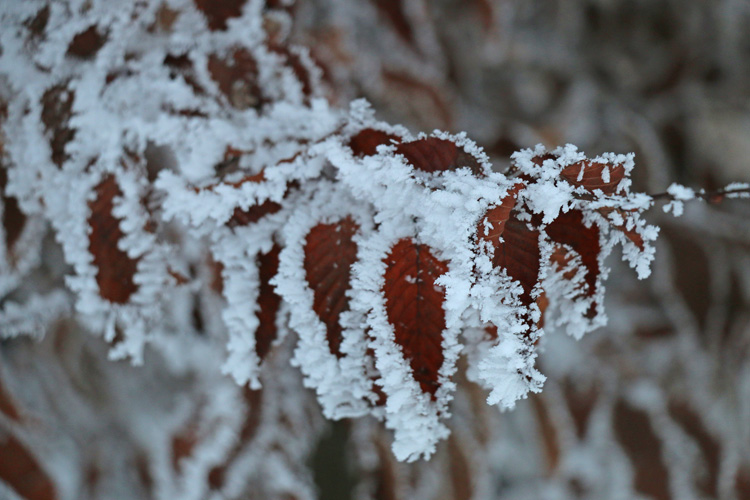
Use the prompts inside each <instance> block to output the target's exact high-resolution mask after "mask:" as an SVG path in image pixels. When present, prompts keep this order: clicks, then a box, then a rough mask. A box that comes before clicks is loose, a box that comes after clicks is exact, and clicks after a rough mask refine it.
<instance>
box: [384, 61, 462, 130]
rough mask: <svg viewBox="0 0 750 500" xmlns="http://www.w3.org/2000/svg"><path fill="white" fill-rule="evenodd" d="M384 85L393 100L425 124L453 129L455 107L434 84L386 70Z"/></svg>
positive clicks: (400, 72)
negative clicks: (428, 122)
mask: <svg viewBox="0 0 750 500" xmlns="http://www.w3.org/2000/svg"><path fill="white" fill-rule="evenodd" d="M383 83H384V84H385V87H386V92H387V93H388V95H389V96H393V97H392V98H391V99H393V100H397V101H398V102H399V105H400V106H405V107H406V108H407V109H408V110H409V112H410V113H411V114H413V115H415V116H416V117H417V118H418V119H420V120H422V121H423V122H426V121H430V122H431V123H434V124H435V125H436V126H439V127H440V128H443V129H451V128H454V127H453V125H454V124H453V106H451V104H450V102H449V101H448V99H447V98H446V96H445V95H444V93H443V92H442V91H441V89H440V88H439V87H437V86H435V84H434V82H432V81H429V80H421V79H419V78H416V77H414V76H413V75H411V74H409V73H405V72H403V71H398V70H391V69H387V68H386V69H384V70H383Z"/></svg>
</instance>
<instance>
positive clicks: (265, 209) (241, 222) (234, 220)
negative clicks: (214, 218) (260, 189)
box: [227, 200, 281, 227]
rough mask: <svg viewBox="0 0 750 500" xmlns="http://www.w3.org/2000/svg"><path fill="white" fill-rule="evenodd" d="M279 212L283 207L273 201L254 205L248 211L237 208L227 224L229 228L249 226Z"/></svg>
mask: <svg viewBox="0 0 750 500" xmlns="http://www.w3.org/2000/svg"><path fill="white" fill-rule="evenodd" d="M279 210H281V205H280V204H278V203H276V202H275V201H271V200H266V201H264V202H263V203H261V204H260V205H253V206H251V207H248V208H247V209H246V210H242V209H241V208H239V207H237V208H235V209H234V213H232V217H231V218H230V219H229V221H228V222H227V226H229V227H237V226H249V225H250V224H255V223H256V222H258V221H259V220H260V219H262V218H263V217H265V216H266V215H270V214H275V213H276V212H278V211H279Z"/></svg>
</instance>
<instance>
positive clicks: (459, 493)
mask: <svg viewBox="0 0 750 500" xmlns="http://www.w3.org/2000/svg"><path fill="white" fill-rule="evenodd" d="M448 454H449V457H450V461H449V463H450V469H449V473H450V479H451V483H450V484H451V486H452V489H453V496H452V497H451V498H453V499H454V500H471V499H472V498H474V487H473V483H474V474H473V470H472V466H471V461H470V459H469V457H467V453H466V450H465V449H464V447H463V446H462V445H461V443H459V441H458V438H457V437H456V435H455V434H451V436H450V437H449V438H448Z"/></svg>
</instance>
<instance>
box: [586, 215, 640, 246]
mask: <svg viewBox="0 0 750 500" xmlns="http://www.w3.org/2000/svg"><path fill="white" fill-rule="evenodd" d="M597 212H599V213H600V214H601V215H602V217H604V218H606V219H609V214H611V213H612V212H615V213H617V214H619V215H620V217H621V218H622V219H623V220H627V219H628V214H627V212H625V211H623V210H621V209H619V208H612V207H602V208H599V209H597ZM612 227H613V228H615V229H617V230H618V231H620V232H622V234H624V235H625V237H626V238H627V239H629V240H630V241H631V242H633V244H634V245H635V246H637V247H638V249H639V250H640V251H643V250H645V249H646V245H645V244H644V242H643V237H642V236H641V235H640V234H639V233H638V231H636V229H635V228H633V229H627V228H626V227H625V225H620V226H615V225H614V224H613V225H612Z"/></svg>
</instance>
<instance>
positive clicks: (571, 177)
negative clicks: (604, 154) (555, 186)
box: [560, 160, 625, 194]
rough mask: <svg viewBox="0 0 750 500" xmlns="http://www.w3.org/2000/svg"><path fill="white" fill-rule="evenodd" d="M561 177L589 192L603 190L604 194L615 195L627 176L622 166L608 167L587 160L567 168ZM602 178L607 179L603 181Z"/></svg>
mask: <svg viewBox="0 0 750 500" xmlns="http://www.w3.org/2000/svg"><path fill="white" fill-rule="evenodd" d="M581 170H583V171H581ZM560 176H561V177H562V178H563V179H565V180H566V181H568V182H569V183H571V184H573V185H574V186H583V187H584V188H586V190H588V191H594V190H596V189H601V190H602V192H603V193H604V194H614V193H615V190H616V189H617V185H618V184H619V183H620V181H621V180H622V178H623V177H624V176H625V168H624V167H623V166H622V165H607V164H604V163H596V162H591V161H588V160H586V161H579V162H576V163H574V164H573V165H569V166H567V167H565V168H564V169H563V170H562V172H561V173H560ZM602 176H605V177H607V179H606V180H605V179H603V178H602Z"/></svg>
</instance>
